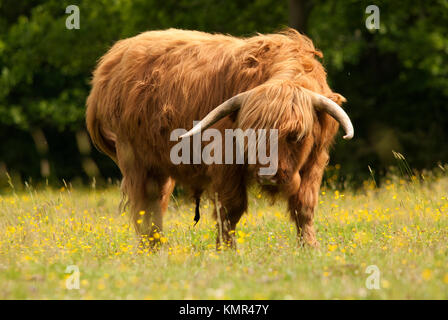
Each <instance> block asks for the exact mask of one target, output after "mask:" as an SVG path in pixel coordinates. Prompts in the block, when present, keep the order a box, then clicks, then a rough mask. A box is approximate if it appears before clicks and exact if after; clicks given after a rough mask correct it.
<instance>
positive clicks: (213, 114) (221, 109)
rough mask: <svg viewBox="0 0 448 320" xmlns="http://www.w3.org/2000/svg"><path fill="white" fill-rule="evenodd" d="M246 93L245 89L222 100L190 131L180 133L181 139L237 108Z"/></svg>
mask: <svg viewBox="0 0 448 320" xmlns="http://www.w3.org/2000/svg"><path fill="white" fill-rule="evenodd" d="M248 93H249V91H245V92H242V93H239V94H237V95H236V96H233V97H232V98H230V99H229V100H226V101H224V102H223V103H221V104H220V105H219V106H217V107H216V108H215V109H213V110H212V111H210V113H209V114H207V115H206V116H205V118H204V119H202V120H201V121H199V122H198V123H197V124H196V125H195V126H194V127H193V128H192V129H191V130H190V131H188V132H187V133H184V134H183V135H181V136H180V138H181V139H182V138H186V137H191V136H192V135H194V134H196V133H198V132H199V131H201V130H205V129H207V128H209V127H211V126H212V125H214V124H215V123H216V122H218V121H219V120H221V119H222V118H224V117H225V116H227V115H229V114H230V113H232V112H234V111H236V110H238V109H239V108H240V107H241V103H242V101H243V99H244V97H245V96H247V94H248Z"/></svg>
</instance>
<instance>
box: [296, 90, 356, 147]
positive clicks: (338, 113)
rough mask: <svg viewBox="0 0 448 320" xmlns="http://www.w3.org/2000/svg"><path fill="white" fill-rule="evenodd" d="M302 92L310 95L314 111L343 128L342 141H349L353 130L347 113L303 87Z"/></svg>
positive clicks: (332, 102)
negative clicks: (324, 113)
mask: <svg viewBox="0 0 448 320" xmlns="http://www.w3.org/2000/svg"><path fill="white" fill-rule="evenodd" d="M302 90H303V91H305V92H307V93H308V94H309V95H310V97H311V102H312V104H313V106H314V107H315V108H316V109H318V110H322V111H325V112H326V113H328V114H329V115H330V116H332V117H333V118H335V119H336V120H337V121H338V122H339V123H340V124H341V126H342V128H344V131H345V136H343V138H344V139H346V140H350V139H351V138H353V135H354V131H355V130H354V129H353V125H352V122H351V121H350V118H349V116H348V115H347V113H345V111H344V109H342V108H341V107H340V106H339V105H338V104H337V103H336V102H334V101H333V100H331V99H328V98H327V97H324V96H323V95H321V94H318V93H315V92H313V91H311V90H308V89H305V88H303V87H302Z"/></svg>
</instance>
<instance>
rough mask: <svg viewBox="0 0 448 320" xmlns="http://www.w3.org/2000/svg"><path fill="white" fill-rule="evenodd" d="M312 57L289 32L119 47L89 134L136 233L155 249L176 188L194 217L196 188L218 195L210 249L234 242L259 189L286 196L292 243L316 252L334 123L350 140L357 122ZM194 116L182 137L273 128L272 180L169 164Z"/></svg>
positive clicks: (176, 37) (104, 76)
mask: <svg viewBox="0 0 448 320" xmlns="http://www.w3.org/2000/svg"><path fill="white" fill-rule="evenodd" d="M316 57H320V58H322V54H321V53H320V52H319V51H317V50H316V49H315V48H314V45H313V43H312V41H311V40H310V39H309V38H307V37H306V36H304V35H302V34H300V33H298V32H297V31H295V30H293V29H287V30H284V31H282V32H279V33H276V34H267V35H263V34H258V35H256V36H253V37H248V38H236V37H232V36H227V35H221V34H208V33H204V32H197V31H185V30H176V29H169V30H165V31H149V32H145V33H142V34H140V35H137V36H135V37H132V38H129V39H125V40H121V41H118V42H117V43H116V44H115V45H114V46H113V47H112V48H111V49H110V50H109V51H108V52H107V53H106V54H105V55H104V56H103V57H102V58H101V59H100V61H99V63H98V66H97V68H96V70H95V71H94V73H93V80H92V90H91V92H90V95H89V97H88V99H87V128H88V131H89V133H90V136H91V138H92V141H93V143H94V144H95V145H96V147H97V148H98V149H99V150H101V151H103V152H104V153H106V154H107V155H109V156H110V157H111V158H112V159H113V160H114V161H115V162H116V164H117V165H118V166H119V168H120V170H121V173H122V175H123V180H122V191H123V193H124V194H125V195H126V196H127V201H128V202H129V205H130V211H131V215H132V219H133V222H134V225H135V229H136V232H137V234H138V235H140V236H142V237H143V238H145V237H147V238H149V239H150V240H151V243H152V244H155V243H156V242H157V238H158V237H157V235H156V233H158V232H160V231H162V225H163V224H162V220H163V213H164V211H166V209H167V205H168V201H169V198H170V195H171V192H172V191H173V188H174V185H175V183H178V184H180V185H183V186H184V187H186V188H187V189H188V190H190V191H191V193H192V196H193V197H194V198H195V199H196V206H197V208H196V210H197V213H198V209H199V199H200V197H201V195H202V194H203V192H204V191H207V192H209V195H211V196H212V197H213V198H214V197H215V195H217V201H216V203H217V204H219V205H218V211H217V210H216V209H217V208H215V211H214V216H215V218H216V219H217V220H218V221H217V222H218V223H217V225H218V226H219V227H218V229H219V231H220V232H219V233H218V237H217V245H218V246H220V245H222V241H223V242H224V243H225V244H227V245H230V246H232V245H234V230H235V227H236V225H237V223H238V221H239V220H240V218H241V216H242V214H243V213H244V212H245V211H246V209H247V202H248V201H247V188H248V186H249V185H250V184H251V183H259V184H260V185H261V187H262V189H263V190H265V191H267V192H268V194H269V195H272V196H276V195H278V196H279V197H283V198H284V199H286V201H287V202H288V209H289V214H290V217H291V219H292V221H293V222H294V223H295V225H296V227H297V233H298V238H299V240H300V241H299V242H300V243H306V244H309V245H311V246H317V245H318V242H317V241H316V238H315V231H314V226H313V216H314V210H315V207H316V204H317V201H318V193H319V188H320V184H321V180H322V175H323V172H324V168H325V166H326V165H327V163H328V160H329V155H328V151H329V147H330V145H331V144H332V142H333V139H334V136H335V134H336V132H337V130H338V126H339V124H340V125H341V126H342V127H343V129H344V131H345V133H346V134H345V136H344V138H346V139H350V138H351V137H352V136H353V126H352V124H351V122H350V119H349V117H348V116H347V114H346V113H345V112H344V111H343V109H342V108H341V107H340V105H341V104H342V103H343V102H345V98H344V97H343V96H342V95H340V94H337V93H335V92H333V91H332V90H331V89H330V88H329V86H328V84H327V81H326V72H325V70H324V68H323V66H322V64H321V63H320V62H319V61H318V59H317V58H316ZM195 120H201V121H200V123H199V124H198V125H196V126H195V127H194V128H193V129H191V130H190V131H189V132H188V133H186V134H184V135H183V138H185V137H189V136H192V135H194V134H195V133H196V132H198V131H199V130H200V129H201V128H202V129H206V128H209V127H212V128H215V129H217V130H219V131H220V132H223V131H224V129H236V128H240V129H242V130H246V129H249V128H251V129H255V130H257V129H277V130H278V141H277V142H276V143H277V145H276V146H277V148H278V170H277V172H276V173H275V174H274V175H271V176H268V177H266V176H260V175H258V174H257V172H258V169H259V168H260V167H261V166H262V165H261V164H259V163H256V164H247V163H246V164H210V165H207V164H174V163H173V162H172V161H171V159H170V150H171V148H172V147H173V145H175V143H176V142H175V141H170V134H171V132H172V131H173V130H175V129H178V128H191V127H192V124H193V121H195ZM203 143H204V144H206V142H203ZM142 211H143V212H145V214H144V215H142V216H141V215H140V214H139V213H141V212H142ZM138 222H140V223H138ZM154 235H156V236H155V237H154Z"/></svg>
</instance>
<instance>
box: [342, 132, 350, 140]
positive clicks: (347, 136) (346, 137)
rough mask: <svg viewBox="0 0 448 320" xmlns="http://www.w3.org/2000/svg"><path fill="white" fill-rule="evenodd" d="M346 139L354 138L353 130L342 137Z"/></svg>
mask: <svg viewBox="0 0 448 320" xmlns="http://www.w3.org/2000/svg"><path fill="white" fill-rule="evenodd" d="M342 138H343V139H345V140H350V139H352V138H353V132H350V133H347V134H346V135H345V136H343V137H342Z"/></svg>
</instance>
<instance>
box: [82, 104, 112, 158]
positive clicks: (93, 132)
mask: <svg viewBox="0 0 448 320" xmlns="http://www.w3.org/2000/svg"><path fill="white" fill-rule="evenodd" d="M97 109H98V106H97V104H96V103H94V102H93V101H92V99H90V97H89V99H87V111H86V124H87V131H88V132H89V134H90V138H91V139H92V142H93V144H94V145H95V147H96V148H97V149H98V150H100V151H102V152H104V153H105V154H107V155H108V156H109V157H111V158H112V160H114V161H115V162H117V150H116V141H117V136H116V134H115V133H114V132H112V131H111V130H109V129H108V128H106V127H105V126H103V125H102V124H101V121H100V119H99V117H98V110H97Z"/></svg>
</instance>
